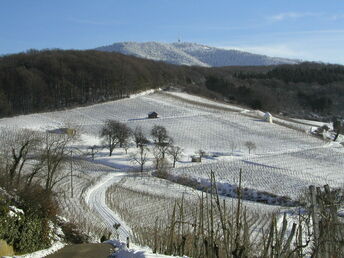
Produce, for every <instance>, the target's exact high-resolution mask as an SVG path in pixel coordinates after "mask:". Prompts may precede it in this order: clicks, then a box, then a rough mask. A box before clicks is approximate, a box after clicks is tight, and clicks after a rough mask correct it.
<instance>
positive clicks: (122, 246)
mask: <svg viewBox="0 0 344 258" xmlns="http://www.w3.org/2000/svg"><path fill="white" fill-rule="evenodd" d="M105 243H108V244H111V245H113V246H114V247H116V248H117V251H116V252H115V254H114V255H113V257H119V258H164V257H175V258H178V256H169V255H163V254H154V253H153V252H152V250H151V249H150V248H148V247H141V246H137V245H134V244H130V246H129V248H127V246H126V243H124V242H120V241H117V240H108V241H106V242H105Z"/></svg>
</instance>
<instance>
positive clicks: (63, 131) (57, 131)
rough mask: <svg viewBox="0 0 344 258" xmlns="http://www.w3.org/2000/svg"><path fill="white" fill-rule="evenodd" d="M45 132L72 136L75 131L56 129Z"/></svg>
mask: <svg viewBox="0 0 344 258" xmlns="http://www.w3.org/2000/svg"><path fill="white" fill-rule="evenodd" d="M47 132H48V133H55V134H67V135H69V136H73V135H75V134H76V130H75V129H73V128H57V129H53V130H48V131H47Z"/></svg>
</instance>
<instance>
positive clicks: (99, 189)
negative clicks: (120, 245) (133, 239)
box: [85, 172, 131, 241]
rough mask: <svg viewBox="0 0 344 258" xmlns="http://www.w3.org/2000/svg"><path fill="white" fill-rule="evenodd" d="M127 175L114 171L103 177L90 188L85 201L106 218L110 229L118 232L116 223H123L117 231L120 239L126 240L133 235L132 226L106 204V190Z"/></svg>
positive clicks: (105, 220) (105, 221)
mask: <svg viewBox="0 0 344 258" xmlns="http://www.w3.org/2000/svg"><path fill="white" fill-rule="evenodd" d="M125 176H127V174H126V173H122V172H113V173H110V174H109V175H107V176H105V177H103V179H102V180H101V181H100V182H99V183H98V184H96V185H94V186H93V187H92V188H90V189H89V190H88V191H87V193H86V196H85V201H86V203H87V205H88V206H89V207H90V208H91V209H93V210H94V211H95V212H98V213H99V215H100V216H101V217H102V218H103V219H104V223H105V224H106V225H107V227H108V229H109V231H111V232H113V233H114V234H116V230H115V229H114V227H113V226H114V225H115V224H118V223H119V224H121V226H120V227H119V229H118V230H117V233H118V234H119V239H120V240H122V241H126V239H127V237H129V236H130V235H131V230H130V228H129V227H128V226H127V225H126V224H125V222H124V221H122V220H121V219H120V218H119V216H118V215H117V214H116V213H115V212H113V211H112V210H111V209H110V208H109V207H108V206H107V205H106V198H105V197H106V196H105V195H106V190H107V189H108V188H109V187H110V186H111V185H112V184H114V183H117V182H119V181H120V180H121V179H122V178H123V177H125Z"/></svg>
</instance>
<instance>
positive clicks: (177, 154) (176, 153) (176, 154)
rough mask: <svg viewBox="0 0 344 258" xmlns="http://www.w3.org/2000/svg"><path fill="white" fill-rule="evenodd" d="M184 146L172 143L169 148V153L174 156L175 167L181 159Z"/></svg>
mask: <svg viewBox="0 0 344 258" xmlns="http://www.w3.org/2000/svg"><path fill="white" fill-rule="evenodd" d="M182 152H183V150H182V148H180V147H179V146H174V145H171V146H170V147H169V149H168V150H167V153H168V154H169V155H170V156H171V157H172V158H173V167H174V168H175V167H176V162H177V161H179V160H180V157H181V155H182Z"/></svg>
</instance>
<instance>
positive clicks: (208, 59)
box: [96, 42, 298, 67]
mask: <svg viewBox="0 0 344 258" xmlns="http://www.w3.org/2000/svg"><path fill="white" fill-rule="evenodd" d="M96 50H100V51H106V52H119V53H122V54H125V55H133V56H137V57H141V58H147V59H152V60H160V61H164V62H167V63H172V64H179V65H197V66H205V67H209V66H210V67H211V66H231V65H232V66H233V65H241V66H259V65H277V64H295V63H298V61H296V60H291V59H286V58H277V57H268V56H265V55H257V54H251V53H248V52H243V51H238V50H227V49H221V48H215V47H209V46H205V45H201V44H196V43H171V44H170V43H160V42H144V43H138V42H119V43H114V44H112V45H109V46H103V47H99V48H96Z"/></svg>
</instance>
